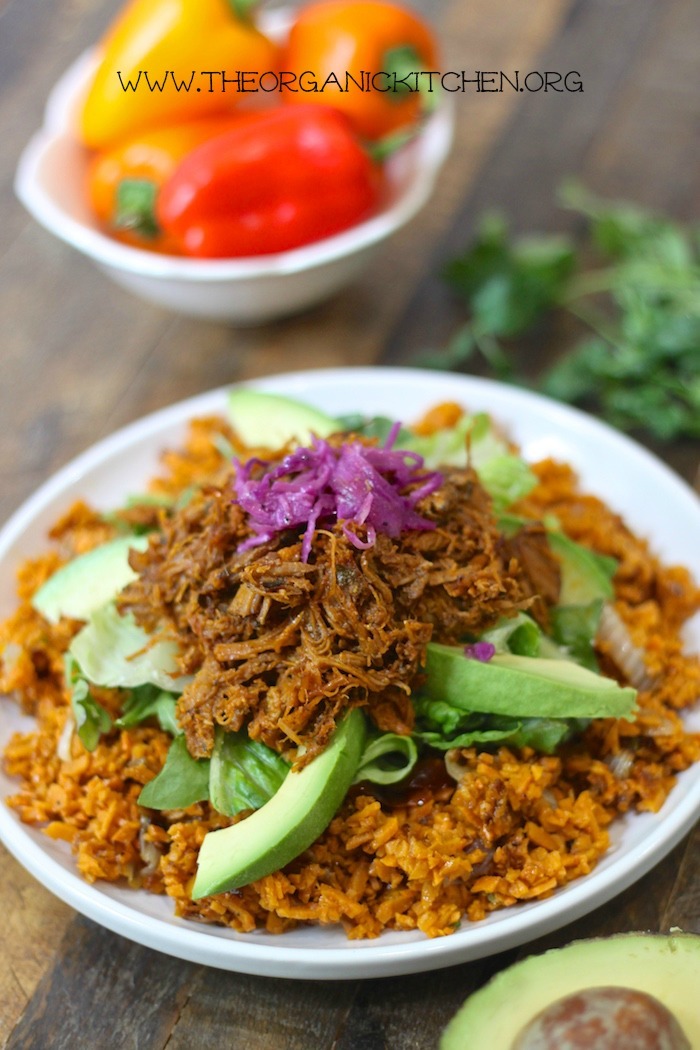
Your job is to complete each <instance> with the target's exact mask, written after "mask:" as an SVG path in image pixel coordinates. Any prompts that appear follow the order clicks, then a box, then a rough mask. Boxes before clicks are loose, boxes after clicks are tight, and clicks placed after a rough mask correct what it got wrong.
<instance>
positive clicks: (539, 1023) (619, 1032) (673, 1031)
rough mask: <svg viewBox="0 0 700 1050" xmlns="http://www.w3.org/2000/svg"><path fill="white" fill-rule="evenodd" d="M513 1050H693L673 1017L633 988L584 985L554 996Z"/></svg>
mask: <svg viewBox="0 0 700 1050" xmlns="http://www.w3.org/2000/svg"><path fill="white" fill-rule="evenodd" d="M512 1050H692V1048H691V1044H690V1043H689V1041H688V1039H687V1038H686V1036H685V1033H684V1032H683V1029H682V1028H681V1026H680V1024H679V1023H678V1021H677V1019H676V1018H675V1017H674V1015H673V1014H672V1013H671V1011H670V1010H669V1009H667V1007H666V1006H664V1004H663V1003H661V1002H659V1000H658V999H656V998H655V997H654V996H653V995H649V994H648V993H646V992H641V991H638V990H637V989H634V988H622V987H620V988H617V987H604V988H587V989H584V990H583V991H579V992H575V993H573V994H572V995H566V996H563V997H562V998H561V999H557V1000H556V1002H554V1003H552V1004H551V1005H550V1006H548V1007H547V1008H546V1009H545V1010H542V1011H541V1012H540V1013H539V1014H537V1016H536V1017H534V1018H533V1019H532V1021H530V1023H529V1024H527V1025H526V1026H525V1028H523V1029H522V1031H521V1032H520V1033H519V1035H518V1036H517V1038H516V1040H515V1042H514V1043H513V1047H512Z"/></svg>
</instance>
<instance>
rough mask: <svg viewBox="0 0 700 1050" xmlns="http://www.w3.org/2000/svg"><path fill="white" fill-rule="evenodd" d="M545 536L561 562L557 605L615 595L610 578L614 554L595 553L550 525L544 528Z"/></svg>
mask: <svg viewBox="0 0 700 1050" xmlns="http://www.w3.org/2000/svg"><path fill="white" fill-rule="evenodd" d="M547 540H548V541H549V546H550V547H551V549H552V550H553V551H554V553H555V554H556V555H557V557H558V558H559V562H560V564H561V592H560V595H559V604H560V605H590V603H591V602H593V601H595V600H596V599H602V600H603V601H611V600H612V598H613V597H614V596H615V595H614V590H613V584H612V578H613V576H614V575H615V569H616V568H617V562H616V561H615V559H614V558H608V557H605V556H604V555H602V554H596V553H595V552H594V551H591V550H589V549H588V548H587V547H583V546H581V544H580V543H576V542H575V541H574V540H572V539H569V537H568V536H566V535H565V534H564V533H563V532H556V531H555V530H553V529H551V530H549V531H548V532H547Z"/></svg>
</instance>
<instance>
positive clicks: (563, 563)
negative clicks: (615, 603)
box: [498, 514, 617, 605]
mask: <svg viewBox="0 0 700 1050" xmlns="http://www.w3.org/2000/svg"><path fill="white" fill-rule="evenodd" d="M498 521H499V525H500V527H501V528H502V529H503V531H504V532H505V533H506V535H512V534H513V533H514V532H516V531H517V530H518V529H520V528H522V527H523V525H527V524H528V519H527V518H523V517H520V516H519V515H517V514H501V515H500V516H499V519H498ZM547 542H548V543H549V546H550V548H551V550H552V551H553V552H554V554H555V555H556V556H557V559H558V561H559V564H560V567H561V593H560V596H559V604H560V605H590V604H591V602H594V601H597V600H602V601H606V602H607V601H611V600H612V599H613V598H614V596H615V592H614V588H613V583H612V579H613V576H614V575H615V569H616V568H617V561H616V560H615V558H610V557H608V556H607V555H605V554H598V553H597V552H596V551H592V550H590V549H589V548H588V547H584V546H583V545H582V544H580V543H577V542H576V541H575V540H572V539H571V538H570V537H569V536H567V535H566V533H564V532H561V531H560V530H559V529H552V528H548V529H547Z"/></svg>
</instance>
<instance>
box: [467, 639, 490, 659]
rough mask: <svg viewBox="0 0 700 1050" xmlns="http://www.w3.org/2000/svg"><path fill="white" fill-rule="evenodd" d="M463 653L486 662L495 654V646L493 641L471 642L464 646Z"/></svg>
mask: <svg viewBox="0 0 700 1050" xmlns="http://www.w3.org/2000/svg"><path fill="white" fill-rule="evenodd" d="M464 655H465V656H468V657H469V658H470V659H472V660H478V661H479V663H482V664H487V663H488V662H489V660H490V659H491V658H492V657H493V656H495V655H496V646H495V645H494V644H493V642H472V644H471V645H465V646H464Z"/></svg>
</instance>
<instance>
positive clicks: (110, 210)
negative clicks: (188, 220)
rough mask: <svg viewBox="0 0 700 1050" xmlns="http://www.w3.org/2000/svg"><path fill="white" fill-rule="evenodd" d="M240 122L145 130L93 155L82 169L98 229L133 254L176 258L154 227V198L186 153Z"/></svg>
mask: <svg viewBox="0 0 700 1050" xmlns="http://www.w3.org/2000/svg"><path fill="white" fill-rule="evenodd" d="M240 119H241V117H240V116H239V115H238V114H235V113H233V114H230V115H226V116H221V117H209V118H208V119H204V120H192V121H187V122H186V123H184V124H168V125H165V126H164V127H162V128H149V129H146V131H142V132H140V133H139V134H137V135H133V136H130V137H129V138H126V139H124V140H123V141H121V142H119V143H118V144H117V145H116V146H113V147H112V148H111V149H107V150H101V151H99V152H98V153H95V154H94V155H93V156H92V157H91V159H90V162H89V164H88V173H87V193H88V200H89V202H90V206H91V208H92V210H93V212H94V214H95V216H96V217H97V219H99V222H100V225H101V226H102V227H103V229H104V230H105V231H106V232H107V233H109V234H111V236H113V237H116V238H117V240H120V241H123V242H124V243H126V244H131V245H133V246H135V247H137V248H148V249H149V250H151V251H158V252H166V253H171V252H176V251H177V246H176V245H174V244H172V243H171V242H170V240H169V238H168V237H167V236H166V235H165V234H164V233H163V231H162V230H161V229H160V228H159V227H158V225H157V223H156V221H155V202H156V199H157V197H158V193H159V192H160V189H161V187H162V186H163V184H164V183H165V182H166V181H167V179H169V178H170V176H171V175H172V174H173V172H174V171H175V169H176V168H177V166H178V165H179V164H180V162H181V161H182V160H183V159H184V158H185V157H186V156H187V155H188V154H189V153H191V152H192V151H193V150H194V149H196V148H197V147H198V146H201V145H202V143H204V142H207V141H209V139H212V138H216V137H217V136H218V135H222V134H223V133H224V132H226V131H230V130H231V128H233V127H235V126H236V124H237V122H238V121H239V120H240Z"/></svg>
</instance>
